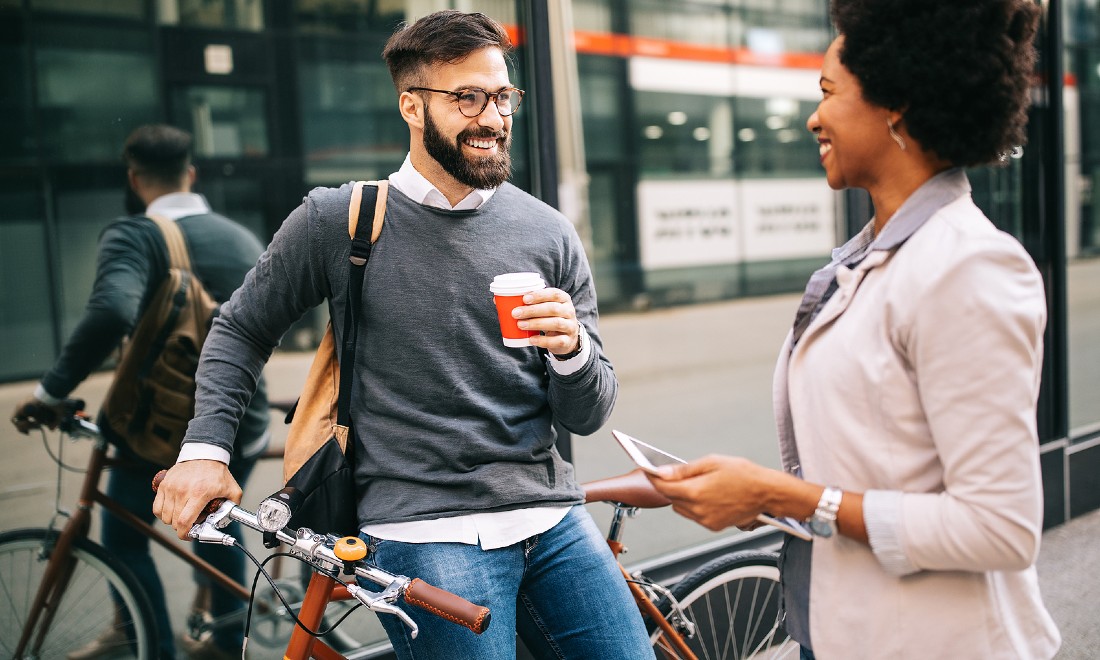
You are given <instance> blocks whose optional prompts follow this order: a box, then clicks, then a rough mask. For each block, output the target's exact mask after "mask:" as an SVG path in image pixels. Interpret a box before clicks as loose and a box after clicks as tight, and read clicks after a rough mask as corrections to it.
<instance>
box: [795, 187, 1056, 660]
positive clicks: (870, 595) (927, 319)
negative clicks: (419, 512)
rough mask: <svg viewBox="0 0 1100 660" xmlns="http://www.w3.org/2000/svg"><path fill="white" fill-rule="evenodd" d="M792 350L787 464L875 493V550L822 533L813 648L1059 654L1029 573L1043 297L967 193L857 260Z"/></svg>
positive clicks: (1015, 248) (1020, 253)
mask: <svg viewBox="0 0 1100 660" xmlns="http://www.w3.org/2000/svg"><path fill="white" fill-rule="evenodd" d="M837 281H838V285H839V288H838V290H837V292H836V293H835V294H834V295H833V297H832V298H831V299H830V300H829V302H828V303H827V304H826V305H825V307H824V308H823V309H822V311H821V313H820V314H819V315H818V318H816V319H814V321H813V323H812V324H811V325H810V327H809V328H808V329H807V330H806V332H805V334H804V335H803V337H802V339H801V341H800V342H799V343H798V345H797V347H796V348H795V350H794V352H793V353H791V354H790V355H789V359H788V354H789V353H790V348H789V347H790V337H789V336H788V338H787V345H786V346H784V349H783V351H782V352H781V354H780V358H779V363H778V365H777V368H776V379H775V391H774V394H775V410H776V420H777V425H778V430H779V435H780V445H781V455H782V457H783V461H784V466H785V467H786V468H787V469H789V470H794V469H795V468H796V467H798V466H799V465H800V467H801V469H802V471H803V475H804V477H805V478H806V479H807V480H808V481H812V482H815V483H821V484H828V485H833V486H837V487H840V488H842V489H844V490H848V491H853V492H864V493H866V494H865V501H864V505H865V506H864V519H865V521H866V522H867V525H868V532H869V534H870V535H871V542H872V547H873V548H874V550H873V551H872V549H871V548H868V547H867V546H865V545H863V544H861V543H858V542H856V541H853V540H851V539H848V538H845V537H839V538H832V539H817V540H815V541H814V543H813V560H812V561H813V564H812V566H813V574H812V579H811V585H810V634H811V637H812V642H813V650H814V652H815V654H816V655H817V657H818V658H822V659H823V660H830V659H832V658H914V659H918V658H919V659H921V660H926V659H930V658H982V659H989V658H1050V657H1051V656H1053V655H1054V653H1055V651H1056V650H1057V649H1058V646H1059V644H1060V637H1059V634H1058V631H1057V629H1056V627H1055V625H1054V623H1053V621H1052V620H1051V618H1050V616H1049V615H1048V613H1047V611H1046V609H1045V608H1044V606H1043V604H1042V601H1041V598H1040V594H1039V588H1038V584H1037V580H1036V574H1035V568H1034V563H1035V558H1036V556H1037V555H1038V551H1039V540H1040V535H1041V529H1042V511H1043V506H1042V503H1043V496H1042V487H1041V480H1040V472H1039V454H1038V440H1037V436H1036V428H1035V415H1036V399H1037V396H1038V392H1039V378H1040V366H1041V364H1042V345H1043V343H1042V337H1043V329H1044V327H1045V324H1046V304H1045V297H1044V288H1043V282H1042V279H1041V277H1040V275H1039V273H1038V271H1037V270H1036V269H1035V266H1034V264H1033V263H1032V261H1031V259H1030V258H1029V257H1028V255H1027V253H1026V252H1025V251H1024V250H1023V248H1022V247H1021V246H1020V245H1019V243H1018V242H1017V241H1016V240H1015V239H1013V238H1012V237H1010V236H1008V235H1007V234H1004V233H1002V232H1000V231H998V230H997V229H996V228H994V227H993V225H992V224H991V223H990V222H989V220H987V219H986V218H985V217H984V216H983V215H982V213H981V211H979V210H978V208H977V207H975V206H974V204H973V202H972V201H971V199H970V196H969V195H965V196H963V197H961V198H959V199H957V200H955V201H954V202H951V203H950V204H948V205H947V206H945V207H943V208H941V209H940V210H939V211H937V212H936V213H935V214H934V215H933V216H932V217H931V218H930V219H929V220H928V222H927V223H926V224H925V225H924V226H923V227H921V228H920V229H919V230H918V231H917V232H916V233H915V234H914V235H913V236H912V237H911V238H910V239H909V240H908V241H907V242H906V243H904V244H903V245H902V246H901V247H900V248H899V249H898V250H897V251H895V252H893V253H886V252H873V253H871V254H870V255H869V256H868V257H867V258H866V259H864V261H863V262H861V263H860V264H859V265H858V266H856V267H855V268H854V269H852V270H848V269H844V268H842V269H841V272H840V273H839V274H838V276H837Z"/></svg>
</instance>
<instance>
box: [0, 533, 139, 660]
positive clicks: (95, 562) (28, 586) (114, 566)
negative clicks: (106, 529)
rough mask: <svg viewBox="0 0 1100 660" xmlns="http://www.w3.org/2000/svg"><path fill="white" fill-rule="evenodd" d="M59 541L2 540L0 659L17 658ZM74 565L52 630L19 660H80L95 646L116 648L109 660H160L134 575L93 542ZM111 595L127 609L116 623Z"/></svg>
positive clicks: (84, 543) (26, 536)
mask: <svg viewBox="0 0 1100 660" xmlns="http://www.w3.org/2000/svg"><path fill="white" fill-rule="evenodd" d="M57 537H58V533H57V532H56V531H49V530H46V529H17V530H14V531H10V532H4V533H2V534H0V656H3V657H5V658H14V657H16V656H15V650H16V646H17V645H18V644H19V638H20V636H21V635H22V634H23V628H24V626H25V625H26V622H27V620H28V615H29V614H30V609H31V606H32V605H33V603H34V597H35V594H36V593H37V592H38V585H39V584H40V583H41V582H42V578H43V575H44V573H45V570H46V566H47V564H48V562H49V558H50V553H52V552H53V548H54V544H55V543H56V542H57ZM71 561H72V565H71V569H72V570H71V576H70V578H69V581H68V586H67V587H66V588H65V590H64V593H62V594H61V596H60V599H59V600H58V602H57V607H56V609H55V614H54V617H53V621H52V623H51V625H50V627H49V630H48V631H46V633H45V634H44V635H43V637H42V641H41V643H37V641H36V640H37V638H38V636H39V634H40V630H35V631H34V634H33V635H32V636H31V643H30V644H29V645H28V647H27V648H26V649H24V650H23V652H22V653H21V654H20V656H19V657H20V658H59V659H62V658H67V657H83V655H87V653H86V652H87V651H89V650H90V647H89V645H91V644H93V643H97V641H98V643H99V644H100V646H102V647H111V646H113V647H115V648H114V649H113V655H112V656H111V657H123V658H125V657H130V658H138V659H139V660H145V659H147V658H154V657H156V654H157V628H156V623H155V620H154V619H153V609H152V606H150V605H149V597H148V596H147V595H146V594H145V591H144V590H143V589H142V588H141V586H140V585H139V584H138V583H137V580H136V579H135V578H134V576H133V574H132V573H130V571H129V570H128V569H127V568H126V567H125V566H123V565H122V564H121V563H119V562H118V560H116V559H115V558H114V557H113V556H111V555H110V554H109V553H108V552H107V551H106V550H105V549H104V548H103V547H102V546H100V545H97V544H95V543H92V542H91V541H89V540H88V539H76V540H75V543H74V544H73V547H72V553H71ZM112 590H113V591H114V592H115V593H116V594H118V596H119V599H120V600H121V602H122V610H121V611H120V612H118V613H117V616H116V608H115V607H114V606H113V605H112V598H111V591H112ZM40 626H41V624H39V627H40ZM95 657H100V656H99V655H96V656H95Z"/></svg>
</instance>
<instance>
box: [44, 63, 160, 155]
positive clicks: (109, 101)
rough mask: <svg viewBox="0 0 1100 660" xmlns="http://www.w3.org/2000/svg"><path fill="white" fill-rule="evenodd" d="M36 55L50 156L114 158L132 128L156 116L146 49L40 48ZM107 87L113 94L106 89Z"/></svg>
mask: <svg viewBox="0 0 1100 660" xmlns="http://www.w3.org/2000/svg"><path fill="white" fill-rule="evenodd" d="M35 60H36V65H37V66H36V71H35V73H36V75H37V88H38V89H37V91H38V114H39V124H40V125H41V126H42V127H43V132H42V140H43V147H44V152H45V155H46V156H47V157H48V158H51V159H56V160H58V161H62V162H70V163H71V162H80V161H89V160H99V161H111V162H115V161H117V159H118V154H119V150H120V149H121V146H120V145H122V143H123V142H125V140H126V136H127V135H128V134H129V132H130V131H131V130H133V128H134V127H135V126H139V125H141V124H145V123H149V122H151V121H155V120H156V119H157V116H158V111H157V103H156V98H155V91H156V83H155V76H154V73H153V63H152V60H151V59H150V58H149V56H148V54H146V53H143V52H121V51H108V50H98V49H96V50H92V49H88V48H77V47H74V48H46V47H42V48H39V49H38V50H37V51H36V52H35ZM106 89H109V90H111V93H110V94H104V93H103V90H106Z"/></svg>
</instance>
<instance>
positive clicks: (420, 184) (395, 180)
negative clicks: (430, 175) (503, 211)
mask: <svg viewBox="0 0 1100 660" xmlns="http://www.w3.org/2000/svg"><path fill="white" fill-rule="evenodd" d="M390 185H391V186H393V187H394V188H397V189H398V190H400V191H401V192H402V193H404V195H405V196H406V197H408V198H409V199H411V200H413V201H414V202H416V203H417V204H423V205H424V206H432V207H435V208H439V209H446V210H448V211H469V210H472V209H476V208H478V207H480V206H481V205H482V204H484V203H485V202H487V201H489V198H490V197H492V196H493V193H494V192H496V189H495V188H492V189H487V190H479V189H475V190H474V191H473V192H471V193H470V194H469V195H466V196H465V197H463V198H462V199H461V200H460V201H459V202H458V204H455V205H454V206H451V203H450V202H448V201H447V198H446V197H445V196H444V195H443V193H441V192H439V189H438V188H436V187H435V186H434V185H432V183H431V182H430V181H428V180H427V179H425V178H424V175H423V174H421V173H420V172H417V171H416V168H415V167H413V164H412V158H411V155H406V156H405V162H404V163H401V169H399V170H397V171H396V172H394V173H393V174H391V175H390Z"/></svg>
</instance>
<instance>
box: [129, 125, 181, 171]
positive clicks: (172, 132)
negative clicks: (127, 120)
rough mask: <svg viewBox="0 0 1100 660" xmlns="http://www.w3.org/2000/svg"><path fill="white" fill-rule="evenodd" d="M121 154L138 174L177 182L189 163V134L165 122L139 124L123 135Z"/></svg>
mask: <svg viewBox="0 0 1100 660" xmlns="http://www.w3.org/2000/svg"><path fill="white" fill-rule="evenodd" d="M122 158H123V159H124V160H125V161H126V165H127V166H129V168H130V169H132V170H133V171H134V172H136V173H137V174H140V175H142V176H146V177H149V178H151V179H153V180H154V181H157V182H158V183H161V184H164V185H169V186H175V185H178V184H179V182H180V178H181V177H183V175H184V174H186V172H187V168H188V167H190V166H191V134H190V133H188V132H186V131H182V130H180V129H178V128H176V127H174V126H167V125H164V124H150V125H146V126H141V127H139V128H136V129H134V132H133V133H130V137H128V138H126V145H125V147H123V149H122Z"/></svg>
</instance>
